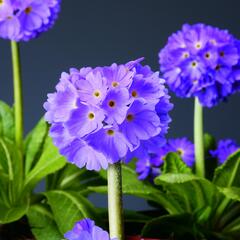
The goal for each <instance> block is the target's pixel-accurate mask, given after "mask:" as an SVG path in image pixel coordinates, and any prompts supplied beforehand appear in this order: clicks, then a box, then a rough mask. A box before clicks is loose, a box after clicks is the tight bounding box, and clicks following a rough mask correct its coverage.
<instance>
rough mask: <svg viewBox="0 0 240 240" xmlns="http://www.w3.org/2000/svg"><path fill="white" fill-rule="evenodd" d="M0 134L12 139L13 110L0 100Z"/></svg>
mask: <svg viewBox="0 0 240 240" xmlns="http://www.w3.org/2000/svg"><path fill="white" fill-rule="evenodd" d="M0 136H1V137H6V138H8V139H11V140H13V139H14V114H13V110H12V109H11V108H10V107H9V106H8V105H7V104H6V103H4V102H2V101H0Z"/></svg>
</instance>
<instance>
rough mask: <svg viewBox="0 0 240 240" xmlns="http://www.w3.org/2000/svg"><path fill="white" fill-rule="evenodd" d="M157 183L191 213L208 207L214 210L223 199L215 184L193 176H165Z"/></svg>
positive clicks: (157, 180) (156, 181) (158, 179)
mask: <svg viewBox="0 0 240 240" xmlns="http://www.w3.org/2000/svg"><path fill="white" fill-rule="evenodd" d="M155 183H156V184H158V185H161V186H163V187H164V189H165V191H166V193H168V194H169V195H170V196H172V197H174V198H175V200H176V201H177V202H178V203H179V204H180V205H181V206H182V207H183V209H184V211H185V212H189V213H194V212H196V211H198V210H200V209H204V207H207V206H212V207H213V208H214V207H216V205H217V204H218V203H219V201H220V199H221V197H222V195H221V194H220V193H219V191H218V189H217V188H216V186H215V185H214V184H212V183H211V182H210V181H208V180H207V179H204V178H199V177H197V176H195V175H192V174H174V173H169V174H163V175H161V176H159V177H157V178H156V179H155Z"/></svg>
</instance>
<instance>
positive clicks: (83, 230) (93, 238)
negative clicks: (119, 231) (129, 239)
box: [64, 218, 117, 240]
mask: <svg viewBox="0 0 240 240" xmlns="http://www.w3.org/2000/svg"><path fill="white" fill-rule="evenodd" d="M64 237H65V238H66V239H67V240H117V239H110V237H109V234H108V232H106V231H104V230H103V229H102V228H100V227H98V226H96V225H95V222H94V221H93V220H91V219H89V218H86V219H83V220H81V221H79V222H77V223H76V224H75V225H74V227H73V229H72V230H70V231H69V232H67V233H65V234H64Z"/></svg>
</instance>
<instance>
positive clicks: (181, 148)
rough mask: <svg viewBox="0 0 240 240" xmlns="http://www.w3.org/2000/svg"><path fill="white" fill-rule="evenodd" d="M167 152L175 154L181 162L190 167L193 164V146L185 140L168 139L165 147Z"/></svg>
mask: <svg viewBox="0 0 240 240" xmlns="http://www.w3.org/2000/svg"><path fill="white" fill-rule="evenodd" d="M166 151H167V152H176V153H178V154H179V155H180V157H181V158H182V160H183V161H184V162H185V163H186V164H187V165H188V166H189V167H192V166H193V165H194V162H195V155H194V144H193V143H192V142H191V141H189V140H188V139H187V138H185V137H184V138H176V139H169V140H168V142H167V146H166Z"/></svg>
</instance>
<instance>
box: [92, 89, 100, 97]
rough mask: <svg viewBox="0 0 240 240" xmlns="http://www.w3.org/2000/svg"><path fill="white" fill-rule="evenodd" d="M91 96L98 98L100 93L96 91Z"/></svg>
mask: <svg viewBox="0 0 240 240" xmlns="http://www.w3.org/2000/svg"><path fill="white" fill-rule="evenodd" d="M93 95H94V96H95V97H100V95H101V93H100V91H98V90H96V91H95V92H94V93H93Z"/></svg>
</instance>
